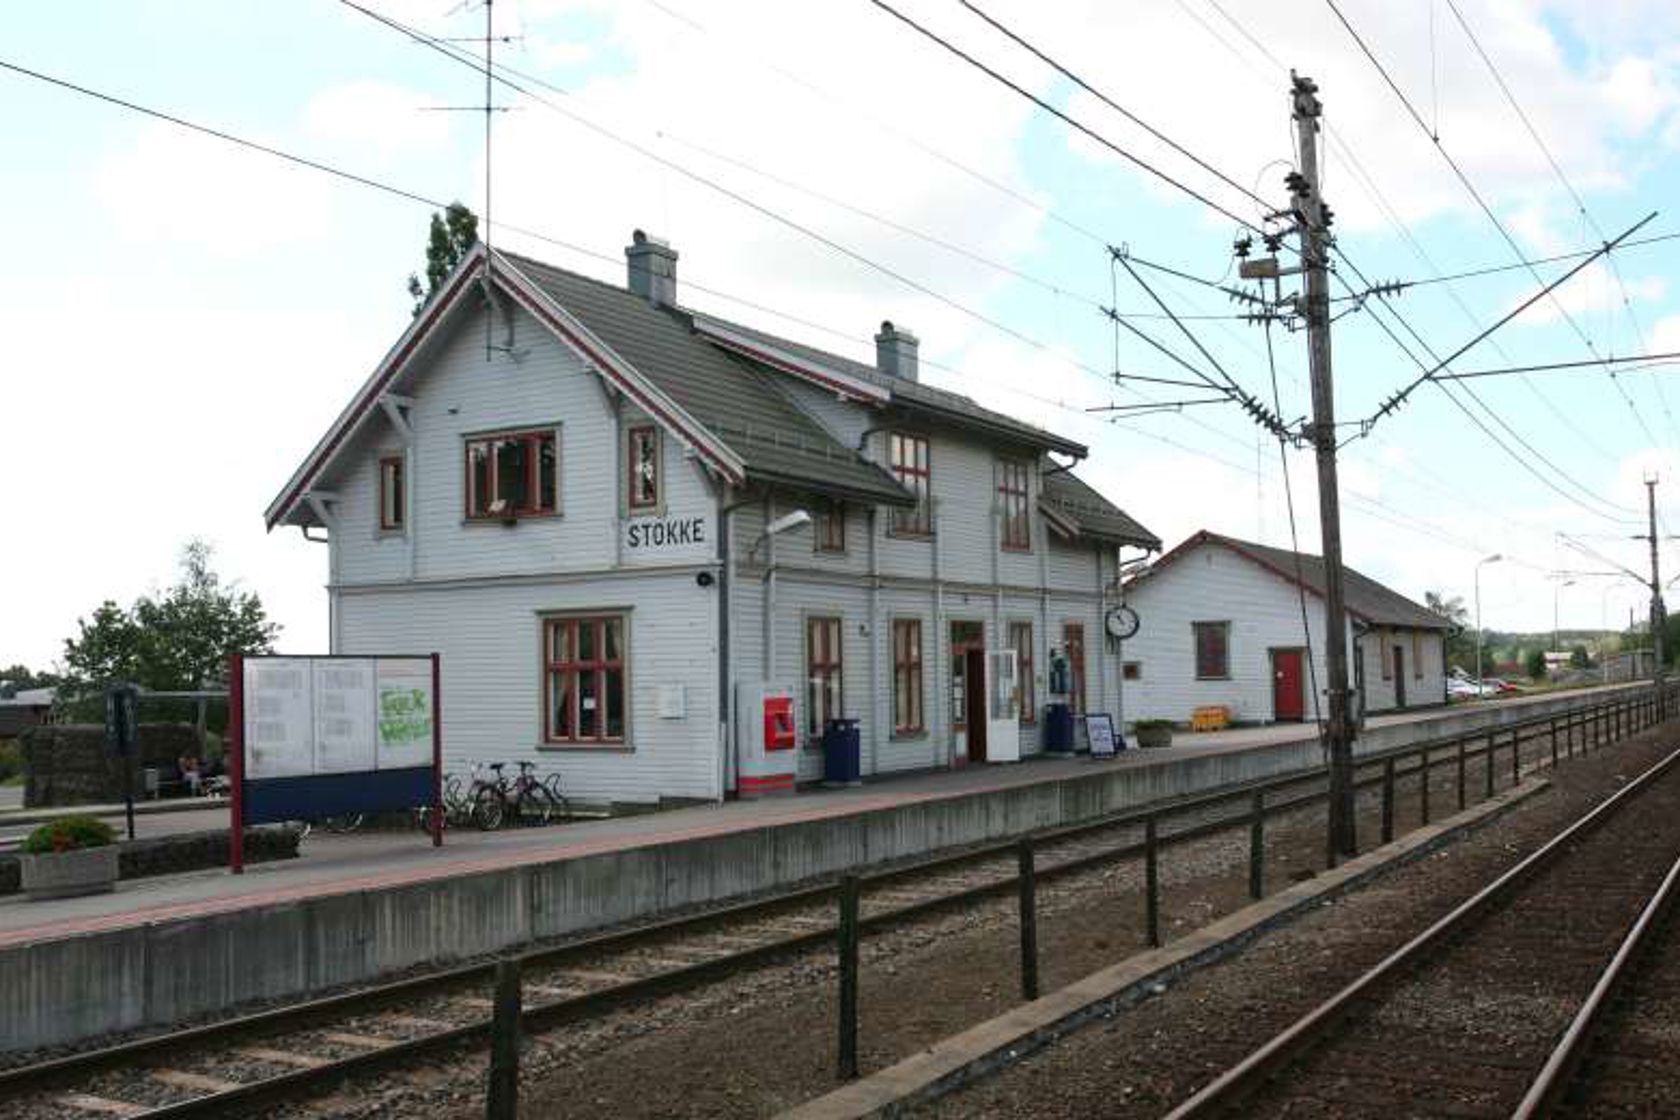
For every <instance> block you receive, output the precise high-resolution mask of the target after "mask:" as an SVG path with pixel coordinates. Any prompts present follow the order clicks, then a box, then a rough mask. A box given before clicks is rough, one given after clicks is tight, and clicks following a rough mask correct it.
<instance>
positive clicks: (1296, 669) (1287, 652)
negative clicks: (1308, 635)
mask: <svg viewBox="0 0 1680 1120" xmlns="http://www.w3.org/2000/svg"><path fill="white" fill-rule="evenodd" d="M1301 677H1302V673H1301V651H1300V650H1298V649H1274V650H1273V651H1272V718H1273V719H1275V720H1278V721H1279V722H1282V721H1285V720H1288V721H1292V722H1295V723H1299V722H1300V721H1302V720H1304V719H1306V718H1307V704H1306V690H1305V689H1304V688H1303V687H1302V683H1301Z"/></svg>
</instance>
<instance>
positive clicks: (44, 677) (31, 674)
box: [0, 664, 58, 696]
mask: <svg viewBox="0 0 1680 1120" xmlns="http://www.w3.org/2000/svg"><path fill="white" fill-rule="evenodd" d="M56 684H58V675H57V674H56V673H37V672H35V671H34V670H32V669H30V667H29V666H27V665H23V664H18V665H8V666H6V667H5V668H3V669H0V696H10V695H12V694H14V693H18V692H24V691H27V690H29V689H32V688H52V687H53V686H54V685H56Z"/></svg>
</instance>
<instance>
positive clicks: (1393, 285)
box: [1337, 233, 1680, 300]
mask: <svg viewBox="0 0 1680 1120" xmlns="http://www.w3.org/2000/svg"><path fill="white" fill-rule="evenodd" d="M1675 240H1680V233H1659V234H1654V235H1652V236H1650V237H1635V238H1629V239H1628V240H1626V241H1624V242H1622V244H1621V247H1620V250H1619V251H1622V252H1625V251H1627V250H1628V249H1637V248H1640V247H1641V246H1644V245H1657V244H1660V243H1662V242H1664V241H1675ZM1597 252H1599V250H1598V249H1596V248H1594V249H1574V250H1571V251H1570V252H1567V253H1554V254H1552V255H1551V256H1547V257H1524V258H1523V259H1522V260H1519V261H1515V262H1513V263H1511V264H1495V265H1486V266H1483V267H1480V268H1470V269H1465V270H1464V271H1462V272H1446V273H1442V274H1440V275H1437V276H1425V277H1421V278H1419V279H1415V280H1394V281H1389V282H1386V283H1378V284H1376V285H1375V286H1374V287H1372V288H1369V289H1367V290H1366V291H1364V292H1359V293H1356V294H1354V295H1348V296H1338V297H1337V299H1339V300H1352V299H1363V298H1365V297H1366V296H1369V295H1378V294H1384V293H1395V294H1397V293H1399V292H1404V291H1406V290H1408V289H1411V288H1423V287H1428V286H1429V285H1432V284H1452V283H1455V282H1457V281H1459V280H1474V279H1477V278H1479V277H1482V276H1497V275H1499V274H1501V273H1505V272H1521V271H1523V270H1524V269H1528V268H1531V267H1533V266H1535V265H1542V264H1559V263H1561V262H1563V261H1578V260H1580V259H1581V258H1582V257H1590V256H1592V255H1593V254H1594V253H1597Z"/></svg>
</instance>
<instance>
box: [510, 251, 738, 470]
mask: <svg viewBox="0 0 1680 1120" xmlns="http://www.w3.org/2000/svg"><path fill="white" fill-rule="evenodd" d="M505 270H506V271H507V272H508V273H511V275H512V276H513V277H514V278H515V279H516V280H517V281H519V282H518V283H514V284H509V285H507V290H508V292H509V294H510V295H512V296H513V298H514V299H515V300H516V301H518V303H519V304H520V306H522V307H524V308H525V310H526V311H529V312H530V313H531V314H532V315H533V316H535V317H536V318H537V319H538V320H539V321H541V322H542V323H543V324H544V325H545V326H547V327H548V329H549V330H551V331H553V332H554V333H555V334H557V335H559V336H560V337H561V338H563V339H565V340H566V342H567V343H568V344H569V345H571V346H573V347H574V348H576V349H577V350H578V352H579V353H581V354H583V355H584V357H586V358H588V359H589V360H590V361H592V362H594V363H595V366H596V368H597V369H599V370H600V371H601V373H602V374H603V375H604V376H606V377H607V378H608V379H609V380H611V381H612V383H613V384H614V385H616V386H618V387H619V388H620V389H621V390H623V392H624V394H625V395H626V396H628V397H630V398H631V399H632V400H634V401H635V402H636V403H637V404H638V405H639V406H641V408H642V409H643V410H645V411H646V412H648V413H649V414H651V415H652V416H654V417H656V418H657V419H658V420H659V421H660V422H661V423H662V424H664V425H665V426H666V427H668V428H671V429H672V430H673V431H676V432H678V433H680V434H681V435H682V437H683V438H684V439H685V440H687V441H688V442H689V444H690V445H691V446H692V447H693V448H694V449H695V451H697V452H698V453H699V454H700V455H701V456H702V457H704V458H705V459H706V460H708V461H709V462H710V463H711V464H712V466H713V467H715V468H717V470H718V472H719V473H720V474H722V475H723V476H724V477H725V478H727V479H729V481H731V482H733V483H736V484H739V483H740V482H742V481H744V479H745V477H746V476H745V473H744V471H743V469H742V467H741V466H740V465H739V464H737V463H734V462H731V461H730V460H729V459H728V458H727V457H726V456H725V455H724V454H723V453H720V452H719V450H718V447H717V443H716V441H715V440H713V439H712V438H711V437H710V435H709V433H707V432H706V431H705V430H704V429H702V428H700V426H699V422H698V421H693V420H690V419H689V418H687V417H684V416H678V415H677V414H675V413H673V412H672V411H670V409H669V408H667V407H666V406H665V404H664V403H662V402H661V401H659V400H657V399H656V398H655V397H654V396H653V395H652V394H651V393H650V392H649V391H648V390H646V389H644V388H643V387H642V386H640V385H638V384H636V382H635V381H634V380H633V379H632V378H630V377H627V376H625V374H624V373H623V371H622V370H621V369H620V368H619V367H620V366H621V365H625V364H626V363H624V360H623V359H622V358H619V357H618V356H617V355H612V354H611V353H610V351H606V350H602V349H597V348H596V346H597V344H596V343H594V342H593V341H592V340H590V339H586V338H584V337H582V336H581V335H579V334H578V333H577V332H576V331H574V330H573V329H572V327H571V325H570V324H569V323H566V322H565V321H564V320H562V319H559V318H556V317H555V315H554V314H553V312H552V311H551V310H550V309H549V307H548V303H549V302H551V301H552V297H550V296H548V295H547V294H546V293H544V292H542V291H541V289H540V288H539V289H537V291H536V292H535V293H534V294H533V293H531V292H527V291H525V290H524V285H530V286H531V287H532V288H536V287H537V285H536V284H535V283H534V282H533V281H532V280H531V279H530V278H529V277H528V276H526V275H525V274H524V273H523V272H520V271H519V270H518V269H516V268H514V267H513V266H512V265H507V266H506V269H505Z"/></svg>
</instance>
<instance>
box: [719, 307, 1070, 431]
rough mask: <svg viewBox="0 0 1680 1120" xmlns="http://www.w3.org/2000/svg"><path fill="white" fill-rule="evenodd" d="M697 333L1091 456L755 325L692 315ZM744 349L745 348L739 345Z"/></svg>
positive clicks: (952, 397) (981, 427) (969, 424)
mask: <svg viewBox="0 0 1680 1120" xmlns="http://www.w3.org/2000/svg"><path fill="white" fill-rule="evenodd" d="M694 326H695V329H696V330H698V331H700V332H701V333H702V334H710V335H712V336H713V337H715V338H717V339H718V341H719V342H720V344H723V345H726V346H728V345H731V344H732V343H734V344H735V345H736V346H740V348H741V350H742V352H743V353H746V352H748V348H749V347H750V348H752V349H755V350H758V351H760V352H761V354H762V355H764V357H767V358H769V359H771V360H764V358H761V359H760V360H763V361H764V364H765V365H767V366H770V367H771V368H781V369H782V370H783V372H791V371H788V370H787V369H785V367H783V366H780V365H778V363H777V362H775V361H774V359H775V358H776V357H781V356H785V357H787V358H791V359H793V360H794V361H795V362H798V363H801V364H803V365H805V366H807V367H809V368H810V369H812V370H814V371H818V372H820V371H824V370H826V371H831V372H833V373H835V374H838V375H840V376H842V377H844V378H846V379H847V380H849V381H853V382H858V383H862V384H864V385H870V386H874V387H875V389H876V390H877V391H884V392H885V394H886V395H887V400H888V401H889V402H890V403H891V404H893V405H897V406H900V407H903V408H905V409H908V410H910V411H914V412H922V413H927V414H929V415H932V416H934V417H936V418H938V419H941V420H945V421H950V422H954V423H955V424H957V425H958V426H959V427H964V428H968V429H971V430H975V431H981V432H985V433H986V434H989V435H992V436H1001V437H1003V438H1005V439H1010V440H1014V441H1017V442H1020V443H1026V444H1029V445H1031V446H1034V447H1041V448H1043V449H1045V450H1046V451H1056V452H1060V453H1061V454H1064V455H1072V456H1074V457H1075V458H1079V459H1083V458H1084V457H1085V456H1086V455H1087V454H1089V450H1090V449H1089V448H1087V447H1086V446H1085V445H1084V444H1082V443H1080V442H1078V441H1077V440H1071V439H1067V438H1066V437H1064V436H1059V435H1057V434H1056V433H1054V432H1047V431H1045V430H1044V429H1043V428H1039V427H1036V426H1034V425H1032V424H1028V423H1026V422H1025V421H1021V420H1017V419H1015V418H1014V417H1013V416H1007V415H1005V414H1004V413H1001V412H993V411H992V410H991V409H989V408H983V407H982V406H980V405H978V404H976V403H975V402H974V401H972V400H970V399H969V398H967V397H965V396H963V395H962V394H961V393H952V392H949V391H948V390H945V389H939V388H935V387H934V386H932V385H924V384H922V383H921V382H920V381H907V380H905V379H904V378H902V377H894V376H892V375H891V374H886V373H882V372H881V371H880V370H878V369H876V368H875V367H874V366H872V365H866V364H864V363H863V362H859V361H854V360H853V359H851V358H846V357H842V356H841V355H839V354H831V353H829V352H828V351H826V350H819V349H818V348H817V347H815V346H807V345H806V344H805V343H803V342H795V341H794V340H793V339H790V338H781V337H778V336H776V335H773V334H770V333H768V332H766V331H761V330H758V329H757V328H754V327H747V326H742V325H741V324H739V323H731V322H728V321H727V320H724V319H718V318H715V317H713V316H710V315H699V314H696V315H695V316H694ZM742 343H745V344H746V345H744V346H742V345H741V344H742Z"/></svg>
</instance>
